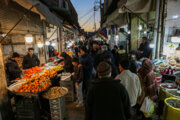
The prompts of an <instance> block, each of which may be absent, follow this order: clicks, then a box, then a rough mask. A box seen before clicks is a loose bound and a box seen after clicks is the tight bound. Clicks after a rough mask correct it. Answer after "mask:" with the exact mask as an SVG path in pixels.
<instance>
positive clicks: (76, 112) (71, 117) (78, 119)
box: [66, 102, 85, 120]
mask: <svg viewBox="0 0 180 120" xmlns="http://www.w3.org/2000/svg"><path fill="white" fill-rule="evenodd" d="M75 105H76V104H75V103H72V102H68V103H66V112H67V119H66V120H84V119H85V113H84V111H85V110H84V108H83V107H81V108H76V107H75Z"/></svg>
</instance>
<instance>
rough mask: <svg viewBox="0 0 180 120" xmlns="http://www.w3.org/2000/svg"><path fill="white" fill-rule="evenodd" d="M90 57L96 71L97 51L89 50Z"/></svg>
mask: <svg viewBox="0 0 180 120" xmlns="http://www.w3.org/2000/svg"><path fill="white" fill-rule="evenodd" d="M90 55H91V56H92V58H93V60H94V68H95V69H96V68H97V66H98V64H99V50H91V52H90Z"/></svg>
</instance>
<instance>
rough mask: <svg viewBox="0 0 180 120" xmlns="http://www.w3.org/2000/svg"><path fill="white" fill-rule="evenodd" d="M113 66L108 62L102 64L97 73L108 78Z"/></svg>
mask: <svg viewBox="0 0 180 120" xmlns="http://www.w3.org/2000/svg"><path fill="white" fill-rule="evenodd" d="M111 69H112V68H111V66H110V65H109V64H108V63H107V62H101V63H100V64H99V65H98V67H97V72H98V75H99V76H102V77H103V76H106V75H109V73H111Z"/></svg>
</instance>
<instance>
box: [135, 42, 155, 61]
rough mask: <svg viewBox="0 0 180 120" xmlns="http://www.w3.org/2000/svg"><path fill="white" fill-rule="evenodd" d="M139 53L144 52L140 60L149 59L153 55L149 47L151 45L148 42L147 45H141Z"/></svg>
mask: <svg viewBox="0 0 180 120" xmlns="http://www.w3.org/2000/svg"><path fill="white" fill-rule="evenodd" d="M138 50H139V51H143V53H142V54H140V56H139V58H143V57H144V58H149V57H150V55H151V51H152V50H151V48H150V47H149V43H148V42H146V43H145V44H143V43H141V44H140V47H139V49H138Z"/></svg>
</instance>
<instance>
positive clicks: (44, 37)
mask: <svg viewBox="0 0 180 120" xmlns="http://www.w3.org/2000/svg"><path fill="white" fill-rule="evenodd" d="M46 39H47V34H46V23H45V21H43V43H44V53H45V54H44V55H45V56H44V57H45V61H46V62H47V55H46V54H47V50H46Z"/></svg>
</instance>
